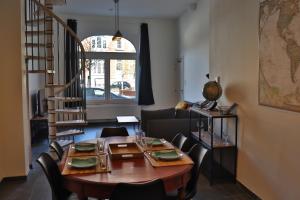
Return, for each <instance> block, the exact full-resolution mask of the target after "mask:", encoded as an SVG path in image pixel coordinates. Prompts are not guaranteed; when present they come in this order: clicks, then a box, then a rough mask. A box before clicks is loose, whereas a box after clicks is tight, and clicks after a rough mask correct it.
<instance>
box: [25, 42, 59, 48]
mask: <svg viewBox="0 0 300 200" xmlns="http://www.w3.org/2000/svg"><path fill="white" fill-rule="evenodd" d="M25 46H26V47H31V48H43V47H47V48H52V47H53V44H51V43H47V44H44V43H25Z"/></svg>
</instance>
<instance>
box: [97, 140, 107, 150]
mask: <svg viewBox="0 0 300 200" xmlns="http://www.w3.org/2000/svg"><path fill="white" fill-rule="evenodd" d="M97 147H98V150H99V152H101V153H103V152H104V149H105V140H104V139H97Z"/></svg>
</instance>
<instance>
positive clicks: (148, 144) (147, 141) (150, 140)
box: [144, 138, 154, 150]
mask: <svg viewBox="0 0 300 200" xmlns="http://www.w3.org/2000/svg"><path fill="white" fill-rule="evenodd" d="M153 140H154V139H153V138H145V140H144V141H145V147H146V148H147V149H148V150H149V149H152V146H153V145H152V144H153Z"/></svg>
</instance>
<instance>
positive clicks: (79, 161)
mask: <svg viewBox="0 0 300 200" xmlns="http://www.w3.org/2000/svg"><path fill="white" fill-rule="evenodd" d="M68 165H70V166H71V167H75V168H90V167H95V166H96V165H97V158H96V157H91V158H72V160H71V162H69V163H68Z"/></svg>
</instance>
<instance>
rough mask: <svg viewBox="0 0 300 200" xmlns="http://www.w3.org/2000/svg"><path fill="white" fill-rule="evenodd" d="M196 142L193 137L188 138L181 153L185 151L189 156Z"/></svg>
mask: <svg viewBox="0 0 300 200" xmlns="http://www.w3.org/2000/svg"><path fill="white" fill-rule="evenodd" d="M196 143H197V142H195V140H194V139H193V138H192V137H191V136H188V137H187V139H186V140H185V141H184V143H183V145H182V147H181V149H180V150H181V151H183V152H184V153H186V154H189V152H190V151H191V150H192V147H193V146H194V145H195V144H196Z"/></svg>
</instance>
